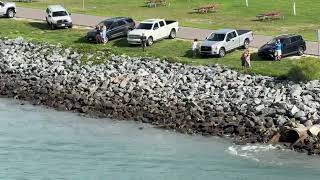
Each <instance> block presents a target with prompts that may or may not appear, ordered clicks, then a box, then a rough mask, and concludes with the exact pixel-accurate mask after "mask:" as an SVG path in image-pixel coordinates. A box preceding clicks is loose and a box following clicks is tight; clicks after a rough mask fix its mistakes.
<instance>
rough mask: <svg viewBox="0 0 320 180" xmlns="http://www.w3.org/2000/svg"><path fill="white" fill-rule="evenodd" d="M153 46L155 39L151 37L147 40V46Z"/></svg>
mask: <svg viewBox="0 0 320 180" xmlns="http://www.w3.org/2000/svg"><path fill="white" fill-rule="evenodd" d="M152 44H153V38H152V37H149V38H148V40H147V46H151V45H152Z"/></svg>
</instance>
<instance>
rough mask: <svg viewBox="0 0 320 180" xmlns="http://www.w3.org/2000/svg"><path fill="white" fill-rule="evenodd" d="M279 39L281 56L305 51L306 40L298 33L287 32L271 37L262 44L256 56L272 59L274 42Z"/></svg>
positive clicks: (300, 53) (299, 53) (301, 53)
mask: <svg viewBox="0 0 320 180" xmlns="http://www.w3.org/2000/svg"><path fill="white" fill-rule="evenodd" d="M277 39H280V42H281V44H282V57H284V56H289V55H294V54H297V55H299V56H301V55H303V54H304V52H305V51H306V49H307V48H306V42H305V41H304V39H303V38H302V36H300V35H295V34H289V35H281V36H278V37H275V38H273V39H272V40H271V41H269V42H268V43H267V44H265V45H263V46H262V47H261V48H260V49H259V50H258V56H259V57H261V58H264V59H274V58H275V57H274V56H275V43H276V41H277Z"/></svg>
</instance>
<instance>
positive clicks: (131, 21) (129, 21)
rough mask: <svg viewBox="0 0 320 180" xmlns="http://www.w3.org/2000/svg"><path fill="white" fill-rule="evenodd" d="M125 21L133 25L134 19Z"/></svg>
mask: <svg viewBox="0 0 320 180" xmlns="http://www.w3.org/2000/svg"><path fill="white" fill-rule="evenodd" d="M125 21H127V22H128V23H133V20H132V19H126V20H125Z"/></svg>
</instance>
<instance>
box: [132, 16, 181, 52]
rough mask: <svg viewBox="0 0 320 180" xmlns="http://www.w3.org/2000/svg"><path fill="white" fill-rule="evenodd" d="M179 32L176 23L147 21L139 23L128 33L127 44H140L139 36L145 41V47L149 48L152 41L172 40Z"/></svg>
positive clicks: (158, 20)
mask: <svg viewBox="0 0 320 180" xmlns="http://www.w3.org/2000/svg"><path fill="white" fill-rule="evenodd" d="M178 30H179V23H178V22H177V21H168V20H163V19H149V20H145V21H143V22H141V23H140V24H139V25H138V27H137V28H136V29H134V30H132V31H130V32H129V33H128V38H127V40H128V43H129V44H141V40H140V38H141V36H142V35H144V36H145V37H146V39H147V42H146V43H147V46H151V45H152V44H153V42H154V41H158V40H161V39H164V38H170V39H174V38H175V37H176V35H177V32H178Z"/></svg>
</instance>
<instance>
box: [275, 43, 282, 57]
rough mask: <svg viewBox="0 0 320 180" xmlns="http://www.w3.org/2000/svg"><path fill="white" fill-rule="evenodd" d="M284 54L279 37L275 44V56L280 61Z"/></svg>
mask: <svg viewBox="0 0 320 180" xmlns="http://www.w3.org/2000/svg"><path fill="white" fill-rule="evenodd" d="M281 56H282V44H281V41H280V39H277V41H276V44H275V55H274V58H275V60H276V61H280V60H281Z"/></svg>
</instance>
